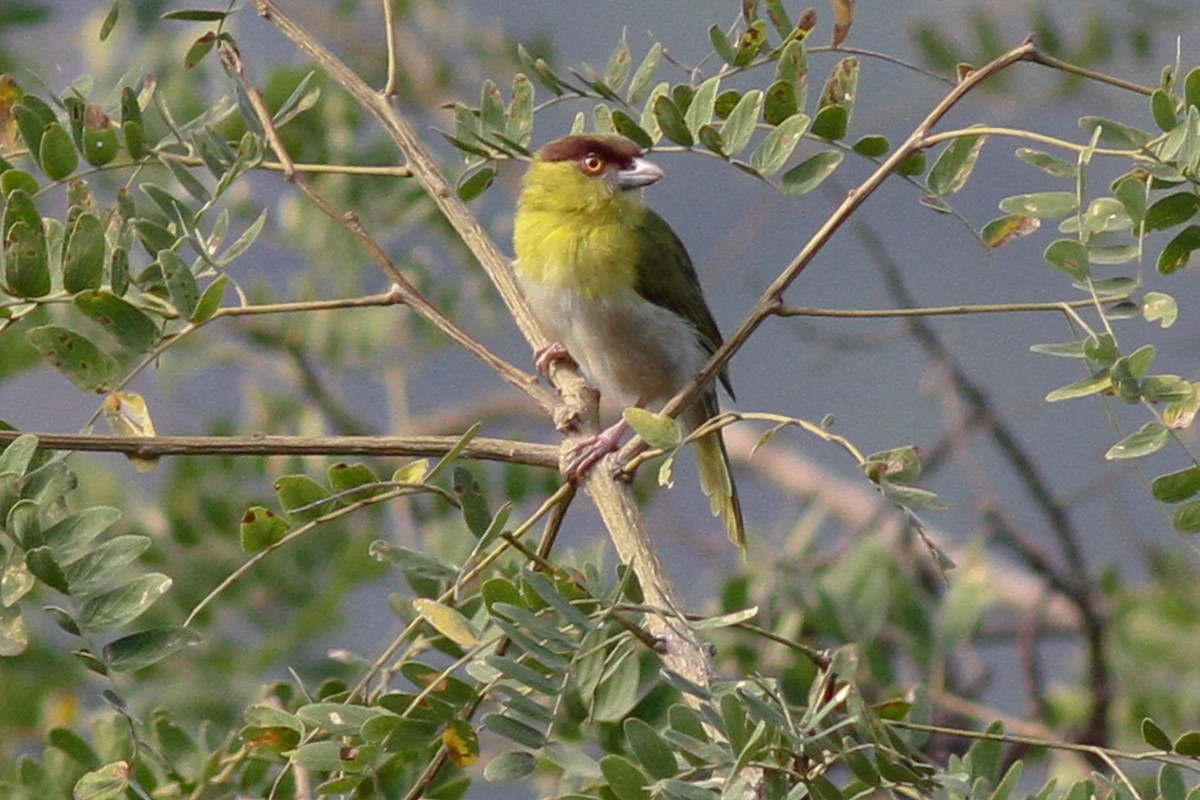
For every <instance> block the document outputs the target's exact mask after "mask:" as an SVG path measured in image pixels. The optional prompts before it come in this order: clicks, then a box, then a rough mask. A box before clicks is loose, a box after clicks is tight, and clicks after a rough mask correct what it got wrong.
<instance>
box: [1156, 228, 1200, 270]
mask: <svg viewBox="0 0 1200 800" xmlns="http://www.w3.org/2000/svg"><path fill="white" fill-rule="evenodd" d="M1197 249H1200V225H1188V226H1187V227H1186V228H1184V229H1183V230H1182V231H1180V232H1179V233H1178V234H1177V235H1176V236H1175V238H1174V239H1172V240H1171V241H1169V242H1167V246H1166V247H1164V248H1163V251H1162V254H1161V255H1160V256H1159V257H1158V271H1159V272H1161V273H1162V274H1163V275H1170V274H1171V273H1172V272H1175V271H1176V270H1178V269H1181V268H1183V267H1186V266H1187V263H1188V261H1189V260H1190V259H1191V257H1192V252H1193V251H1195V250H1197Z"/></svg>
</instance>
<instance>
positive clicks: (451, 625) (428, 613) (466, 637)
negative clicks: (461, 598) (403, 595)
mask: <svg viewBox="0 0 1200 800" xmlns="http://www.w3.org/2000/svg"><path fill="white" fill-rule="evenodd" d="M412 604H413V608H415V609H416V611H417V613H418V614H420V615H421V617H422V618H424V620H425V621H426V622H428V623H429V624H430V625H432V626H433V628H434V629H435V630H436V631H437V632H438V633H440V634H442V635H443V636H445V637H446V638H447V639H449V640H450V641H452V642H454V643H455V644H457V645H460V646H462V647H474V646H475V645H477V644H479V632H478V631H477V630H475V626H474V625H472V624H471V621H470V620H468V619H467V618H466V617H464V616H463V615H462V613H461V612H459V611H458V610H457V609H454V608H451V607H450V606H448V605H445V604H443V603H439V602H437V601H436V600H429V599H427V598H424V597H418V598H416V599H415V600H413V601H412Z"/></svg>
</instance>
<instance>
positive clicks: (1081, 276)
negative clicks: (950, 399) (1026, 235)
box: [1042, 239, 1088, 281]
mask: <svg viewBox="0 0 1200 800" xmlns="http://www.w3.org/2000/svg"><path fill="white" fill-rule="evenodd" d="M1042 257H1043V258H1045V259H1046V261H1047V262H1048V263H1049V264H1051V265H1052V266H1055V267H1058V268H1059V269H1061V270H1062V271H1063V272H1065V273H1067V274H1068V275H1070V276H1071V277H1072V278H1074V279H1075V280H1077V281H1082V280H1085V279H1086V278H1087V265H1088V252H1087V248H1086V247H1084V246H1083V245H1082V244H1080V243H1079V241H1078V240H1076V239H1057V240H1055V241H1053V242H1051V243H1050V245H1049V246H1048V247H1047V248H1046V252H1045V253H1043V255H1042Z"/></svg>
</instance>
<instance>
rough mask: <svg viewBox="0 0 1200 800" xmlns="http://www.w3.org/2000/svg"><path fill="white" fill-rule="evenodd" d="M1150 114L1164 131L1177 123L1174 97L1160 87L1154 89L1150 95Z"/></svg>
mask: <svg viewBox="0 0 1200 800" xmlns="http://www.w3.org/2000/svg"><path fill="white" fill-rule="evenodd" d="M1150 115H1151V116H1152V117H1154V124H1155V125H1157V126H1158V128H1159V130H1161V131H1164V132H1165V131H1169V130H1171V129H1172V128H1174V127H1175V126H1176V125H1178V124H1179V117H1178V116H1176V114H1175V98H1173V97H1171V95H1170V94H1168V93H1167V92H1164V91H1163V90H1162V89H1155V90H1154V93H1153V94H1151V95H1150Z"/></svg>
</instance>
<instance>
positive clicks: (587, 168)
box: [579, 153, 604, 175]
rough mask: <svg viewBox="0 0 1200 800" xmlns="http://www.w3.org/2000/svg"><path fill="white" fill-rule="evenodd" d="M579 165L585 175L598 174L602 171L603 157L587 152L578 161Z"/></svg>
mask: <svg viewBox="0 0 1200 800" xmlns="http://www.w3.org/2000/svg"><path fill="white" fill-rule="evenodd" d="M579 166H580V169H582V170H583V173H584V174H585V175H599V174H600V173H601V172H603V171H604V159H602V158H601V157H600V156H598V155H596V154H595V153H588V154H587V155H586V156H584V157H583V160H582V161H580V162H579Z"/></svg>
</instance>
